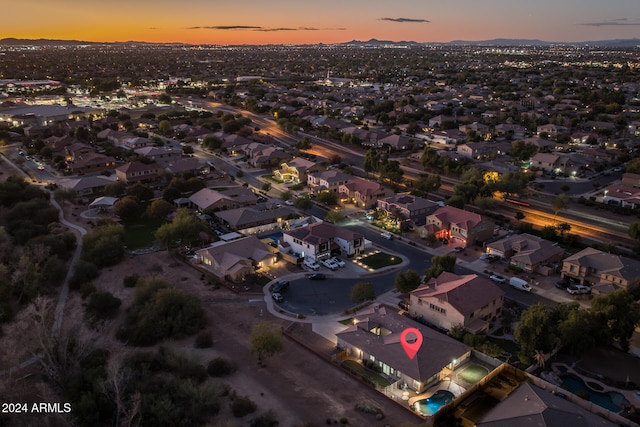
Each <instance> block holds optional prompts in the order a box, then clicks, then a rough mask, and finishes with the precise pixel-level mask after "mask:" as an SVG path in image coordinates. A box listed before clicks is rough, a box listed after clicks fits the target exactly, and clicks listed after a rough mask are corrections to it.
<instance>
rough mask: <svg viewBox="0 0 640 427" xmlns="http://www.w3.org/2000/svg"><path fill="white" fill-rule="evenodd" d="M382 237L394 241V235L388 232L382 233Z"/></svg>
mask: <svg viewBox="0 0 640 427" xmlns="http://www.w3.org/2000/svg"><path fill="white" fill-rule="evenodd" d="M380 237H384V238H385V239H387V240H391V239H393V234H391V233H389V232H388V231H383V232H382V233H380Z"/></svg>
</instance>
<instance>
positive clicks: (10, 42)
mask: <svg viewBox="0 0 640 427" xmlns="http://www.w3.org/2000/svg"><path fill="white" fill-rule="evenodd" d="M134 43H135V44H167V45H169V44H171V45H176V44H183V43H149V42H140V41H128V42H89V41H81V40H52V39H16V38H5V39H0V45H4V46H77V45H98V44H134ZM184 44H188V43H184ZM340 44H342V45H351V46H353V45H355V46H422V45H440V46H600V47H637V46H640V39H638V38H635V39H613V40H594V41H583V42H549V41H544V40H537V39H532V40H529V39H493V40H475V41H474V40H452V41H450V42H415V41H392V40H376V39H371V40H367V41H361V40H352V41H350V42H345V43H340Z"/></svg>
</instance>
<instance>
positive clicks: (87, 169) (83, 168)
mask: <svg viewBox="0 0 640 427" xmlns="http://www.w3.org/2000/svg"><path fill="white" fill-rule="evenodd" d="M115 167H116V159H114V158H113V157H111V156H107V155H104V154H99V153H94V152H93V151H89V152H87V153H86V154H83V155H77V154H76V155H74V159H73V160H72V161H67V169H68V170H69V171H70V172H71V173H72V174H78V175H81V174H85V173H92V172H102V171H105V170H113V169H115Z"/></svg>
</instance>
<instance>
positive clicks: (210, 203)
mask: <svg viewBox="0 0 640 427" xmlns="http://www.w3.org/2000/svg"><path fill="white" fill-rule="evenodd" d="M189 202H190V204H191V206H192V207H194V208H195V209H198V210H199V211H201V212H217V211H224V210H227V209H237V208H240V207H243V206H251V205H255V204H257V203H258V198H257V197H256V195H255V194H254V193H253V192H252V191H251V190H249V189H248V188H245V187H232V188H229V189H226V190H222V191H217V190H212V189H210V188H203V189H202V190H199V191H197V192H195V193H194V194H192V195H191V196H189Z"/></svg>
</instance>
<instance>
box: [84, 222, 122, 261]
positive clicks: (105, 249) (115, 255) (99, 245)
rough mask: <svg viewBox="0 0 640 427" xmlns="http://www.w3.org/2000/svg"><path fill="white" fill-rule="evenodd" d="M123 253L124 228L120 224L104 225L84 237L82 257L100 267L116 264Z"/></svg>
mask: <svg viewBox="0 0 640 427" xmlns="http://www.w3.org/2000/svg"><path fill="white" fill-rule="evenodd" d="M123 255H124V228H123V227H122V226H120V225H117V224H109V225H102V226H99V227H96V228H94V229H92V230H90V231H89V232H87V234H85V235H84V236H83V237H82V259H83V260H85V261H88V262H90V263H93V264H95V265H96V266H98V267H106V266H110V265H115V264H117V263H118V262H120V260H121V259H122V256H123Z"/></svg>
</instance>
